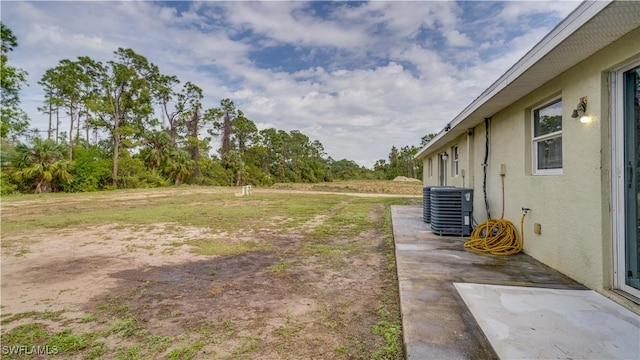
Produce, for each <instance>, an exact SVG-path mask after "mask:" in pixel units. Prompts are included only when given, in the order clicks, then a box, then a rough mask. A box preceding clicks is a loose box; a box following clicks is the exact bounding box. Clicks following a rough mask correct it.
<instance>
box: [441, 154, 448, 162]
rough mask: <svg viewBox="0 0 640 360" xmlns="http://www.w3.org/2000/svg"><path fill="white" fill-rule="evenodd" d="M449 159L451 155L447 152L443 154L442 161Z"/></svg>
mask: <svg viewBox="0 0 640 360" xmlns="http://www.w3.org/2000/svg"><path fill="white" fill-rule="evenodd" d="M448 158H449V154H447V153H446V152H443V153H442V160H444V161H447V159H448Z"/></svg>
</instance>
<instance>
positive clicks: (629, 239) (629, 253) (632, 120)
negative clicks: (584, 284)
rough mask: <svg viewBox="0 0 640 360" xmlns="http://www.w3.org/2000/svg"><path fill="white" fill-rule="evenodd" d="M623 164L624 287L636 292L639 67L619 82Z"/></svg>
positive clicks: (639, 263) (639, 278)
mask: <svg viewBox="0 0 640 360" xmlns="http://www.w3.org/2000/svg"><path fill="white" fill-rule="evenodd" d="M622 87H623V89H622V90H623V91H622V95H623V99H622V101H623V116H624V134H625V146H624V164H625V203H626V204H625V209H626V211H625V220H626V221H625V222H626V226H625V228H626V229H625V244H624V252H625V259H624V262H625V269H624V270H625V272H624V278H625V284H626V285H627V286H630V287H632V288H635V289H640V260H639V259H640V245H639V243H640V242H639V241H638V239H640V211H638V209H640V181H639V178H640V66H639V67H636V68H633V69H631V70H629V71H626V72H624V74H623V78H622Z"/></svg>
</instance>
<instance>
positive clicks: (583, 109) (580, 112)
mask: <svg viewBox="0 0 640 360" xmlns="http://www.w3.org/2000/svg"><path fill="white" fill-rule="evenodd" d="M571 117H572V118H578V117H579V118H580V122H581V123H583V124H586V123H588V122H589V121H591V118H590V117H589V116H588V115H587V97H586V96H583V97H581V98H580V102H579V103H578V106H577V107H576V109H575V110H573V113H572V114H571Z"/></svg>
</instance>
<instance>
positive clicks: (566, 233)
mask: <svg viewBox="0 0 640 360" xmlns="http://www.w3.org/2000/svg"><path fill="white" fill-rule="evenodd" d="M637 39H640V29H636V30H635V31H633V32H631V33H629V34H627V35H626V36H625V37H623V38H621V39H619V40H618V41H616V42H614V43H613V44H611V45H610V46H608V47H606V48H605V49H603V50H601V51H599V52H598V53H596V54H594V55H593V56H591V57H590V58H588V59H587V60H585V61H583V62H581V63H579V64H578V65H576V66H574V67H573V68H572V69H570V70H569V71H566V72H565V73H563V74H561V75H560V76H558V77H557V78H555V79H554V80H552V81H550V82H548V83H547V84H545V85H543V86H542V87H540V88H538V89H536V90H535V91H533V92H531V93H530V94H528V95H527V96H525V97H524V98H522V99H520V100H519V101H517V102H515V103H513V104H512V105H510V106H509V107H507V108H506V109H504V110H502V111H500V112H499V113H497V114H495V115H494V116H493V117H492V118H491V123H490V127H489V128H490V150H489V160H488V166H487V197H488V202H489V208H490V212H491V217H492V218H499V217H500V216H501V214H502V211H503V208H502V182H501V176H500V168H501V164H504V165H505V166H506V175H505V177H504V194H505V196H504V202H505V206H504V217H505V218H506V219H508V220H511V221H512V222H513V223H514V224H516V227H517V228H520V219H521V216H522V210H521V209H522V207H527V208H530V209H531V212H529V213H528V215H527V216H526V218H525V224H524V236H525V244H524V247H525V252H527V253H528V254H530V255H531V256H533V257H534V258H536V259H538V260H540V261H541V262H543V263H545V264H547V265H549V266H551V267H553V268H555V269H557V270H559V271H561V272H562V273H564V274H566V275H568V276H569V277H571V278H573V279H575V280H576V281H578V282H580V283H582V284H584V285H586V286H587V287H589V288H592V289H596V290H598V289H607V288H609V287H610V286H611V279H612V273H613V263H612V253H611V249H612V246H613V245H612V232H611V224H612V219H611V210H610V203H611V187H610V176H611V173H610V171H611V165H610V164H611V143H610V136H611V134H610V133H611V130H610V129H611V123H610V118H609V84H608V77H609V71H611V70H612V69H615V67H616V66H619V65H621V64H623V63H624V62H628V61H630V59H632V58H634V57H637V56H639V54H640V42H639V41H637ZM583 96H587V97H588V107H587V112H588V114H589V115H591V117H592V121H591V122H590V123H588V124H583V123H581V122H580V121H579V120H578V119H574V118H571V113H572V111H573V109H575V107H576V105H577V104H578V101H579V99H580V98H581V97H583ZM555 98H562V116H563V121H562V131H563V134H562V142H563V144H562V146H563V173H562V174H561V175H545V176H542V175H533V174H532V160H531V151H532V145H531V112H532V110H533V109H535V108H536V107H538V106H541V105H544V104H545V103H546V102H548V101H550V100H553V99H555ZM456 144H457V145H458V146H459V147H460V156H461V158H460V163H461V168H464V169H465V182H466V184H465V185H466V186H467V187H469V186H471V187H473V188H474V217H475V219H476V221H477V222H479V223H480V222H483V221H485V220H486V219H487V211H486V209H485V203H484V194H483V166H482V163H483V162H484V154H485V126H484V124H480V125H478V126H476V127H475V128H474V135H473V136H468V135H463V136H460V137H458V138H457V139H455V140H453V141H451V142H449V143H448V144H446V146H444V147H441V148H439V149H434V151H433V152H431V153H430V155H429V157H431V158H433V166H434V176H433V177H432V178H429V177H428V175H427V171H426V170H425V176H424V179H423V180H424V184H425V186H427V185H438V154H439V153H441V152H443V151H447V152H448V153H450V149H451V147H452V146H454V145H456ZM463 149H464V150H463ZM424 162H425V169H426V166H427V163H428V162H427V158H425V159H424ZM448 162H450V160H448ZM450 174H451V173H450V172H449V175H450ZM447 185H455V186H462V179H455V178H451V177H449V179H448V180H447ZM534 223H538V224H540V225H541V229H542V232H541V234H540V235H537V234H534V231H533V228H534Z"/></svg>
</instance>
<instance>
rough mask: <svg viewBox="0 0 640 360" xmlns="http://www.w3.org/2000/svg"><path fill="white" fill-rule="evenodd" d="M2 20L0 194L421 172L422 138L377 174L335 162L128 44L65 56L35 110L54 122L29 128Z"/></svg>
mask: <svg viewBox="0 0 640 360" xmlns="http://www.w3.org/2000/svg"><path fill="white" fill-rule="evenodd" d="M0 26H1V30H2V48H1V60H2V62H1V66H2V68H1V74H2V89H1V95H2V96H1V101H2V104H1V105H2V114H1V116H2V119H1V120H2V124H1V128H0V135H1V137H2V147H1V159H2V161H1V170H2V172H1V177H0V181H1V183H0V184H1V189H2V194H9V193H13V192H36V193H38V192H56V191H67V192H81V191H95V190H102V189H114V188H136V187H158V186H169V185H180V184H200V185H226V186H234V185H235V186H238V185H245V184H253V185H266V186H268V185H272V184H274V183H276V182H322V181H332V180H334V179H393V178H394V177H396V176H399V175H403V176H408V177H417V178H421V173H422V167H421V163H420V162H417V161H415V160H413V155H415V153H417V151H418V148H417V147H415V146H405V147H402V148H401V149H400V150H398V149H397V148H396V147H395V146H394V147H392V149H391V152H390V154H389V159H388V161H386V160H378V162H377V163H376V165H375V167H374V169H373V170H372V169H367V168H365V167H362V166H359V165H357V164H356V163H355V162H354V161H351V160H347V159H343V160H338V161H336V160H334V159H332V158H331V157H330V156H328V155H327V154H326V153H325V150H324V147H323V145H322V144H321V143H320V142H319V141H318V140H312V139H310V138H309V137H308V136H307V135H305V134H303V133H302V132H300V131H298V130H292V131H288V132H287V131H284V130H278V129H275V128H268V129H263V130H258V129H257V127H256V125H255V123H254V122H253V121H251V120H250V119H248V118H247V117H246V116H245V114H244V113H243V112H242V110H241V109H239V108H237V107H236V105H235V104H234V102H233V101H232V100H231V99H222V100H221V101H220V103H219V106H215V107H209V108H206V107H205V103H206V102H205V100H204V96H203V91H202V89H201V88H200V87H198V86H197V85H196V84H194V83H192V82H186V83H184V84H183V83H182V82H181V81H180V80H179V79H178V77H176V76H174V75H167V74H163V73H162V72H161V71H160V69H159V68H158V66H156V65H155V64H153V63H152V62H150V61H149V60H148V59H147V58H145V57H144V56H142V55H141V54H138V53H136V52H135V51H134V50H132V49H123V48H119V49H117V50H116V51H115V52H114V57H113V59H112V60H110V61H107V62H106V63H103V62H100V61H96V60H94V59H91V58H90V57H87V56H80V57H78V58H77V59H75V60H69V59H63V60H60V61H59V62H58V64H57V65H56V66H55V67H54V68H51V69H48V70H47V71H45V73H44V74H43V76H42V77H41V79H40V81H38V85H40V86H41V87H42V89H43V90H44V98H43V102H42V105H41V106H40V107H39V108H38V110H39V111H40V112H41V113H42V114H44V115H45V116H46V118H47V119H48V126H47V129H46V130H44V131H41V132H39V131H37V130H33V129H30V122H29V118H28V116H27V115H26V114H25V113H24V111H23V110H22V109H21V108H20V99H19V92H20V89H21V88H22V86H23V85H26V76H27V73H26V72H25V71H24V70H22V69H19V68H16V67H13V66H10V65H9V62H8V54H9V53H10V52H11V51H12V50H13V49H14V48H15V47H17V46H18V41H17V39H16V37H15V36H14V35H13V33H12V32H11V30H10V29H9V28H8V27H6V26H5V25H4V24H2V23H0ZM214 138H215V139H217V140H218V143H219V144H220V147H219V148H218V149H212V140H213V139H214Z"/></svg>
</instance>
